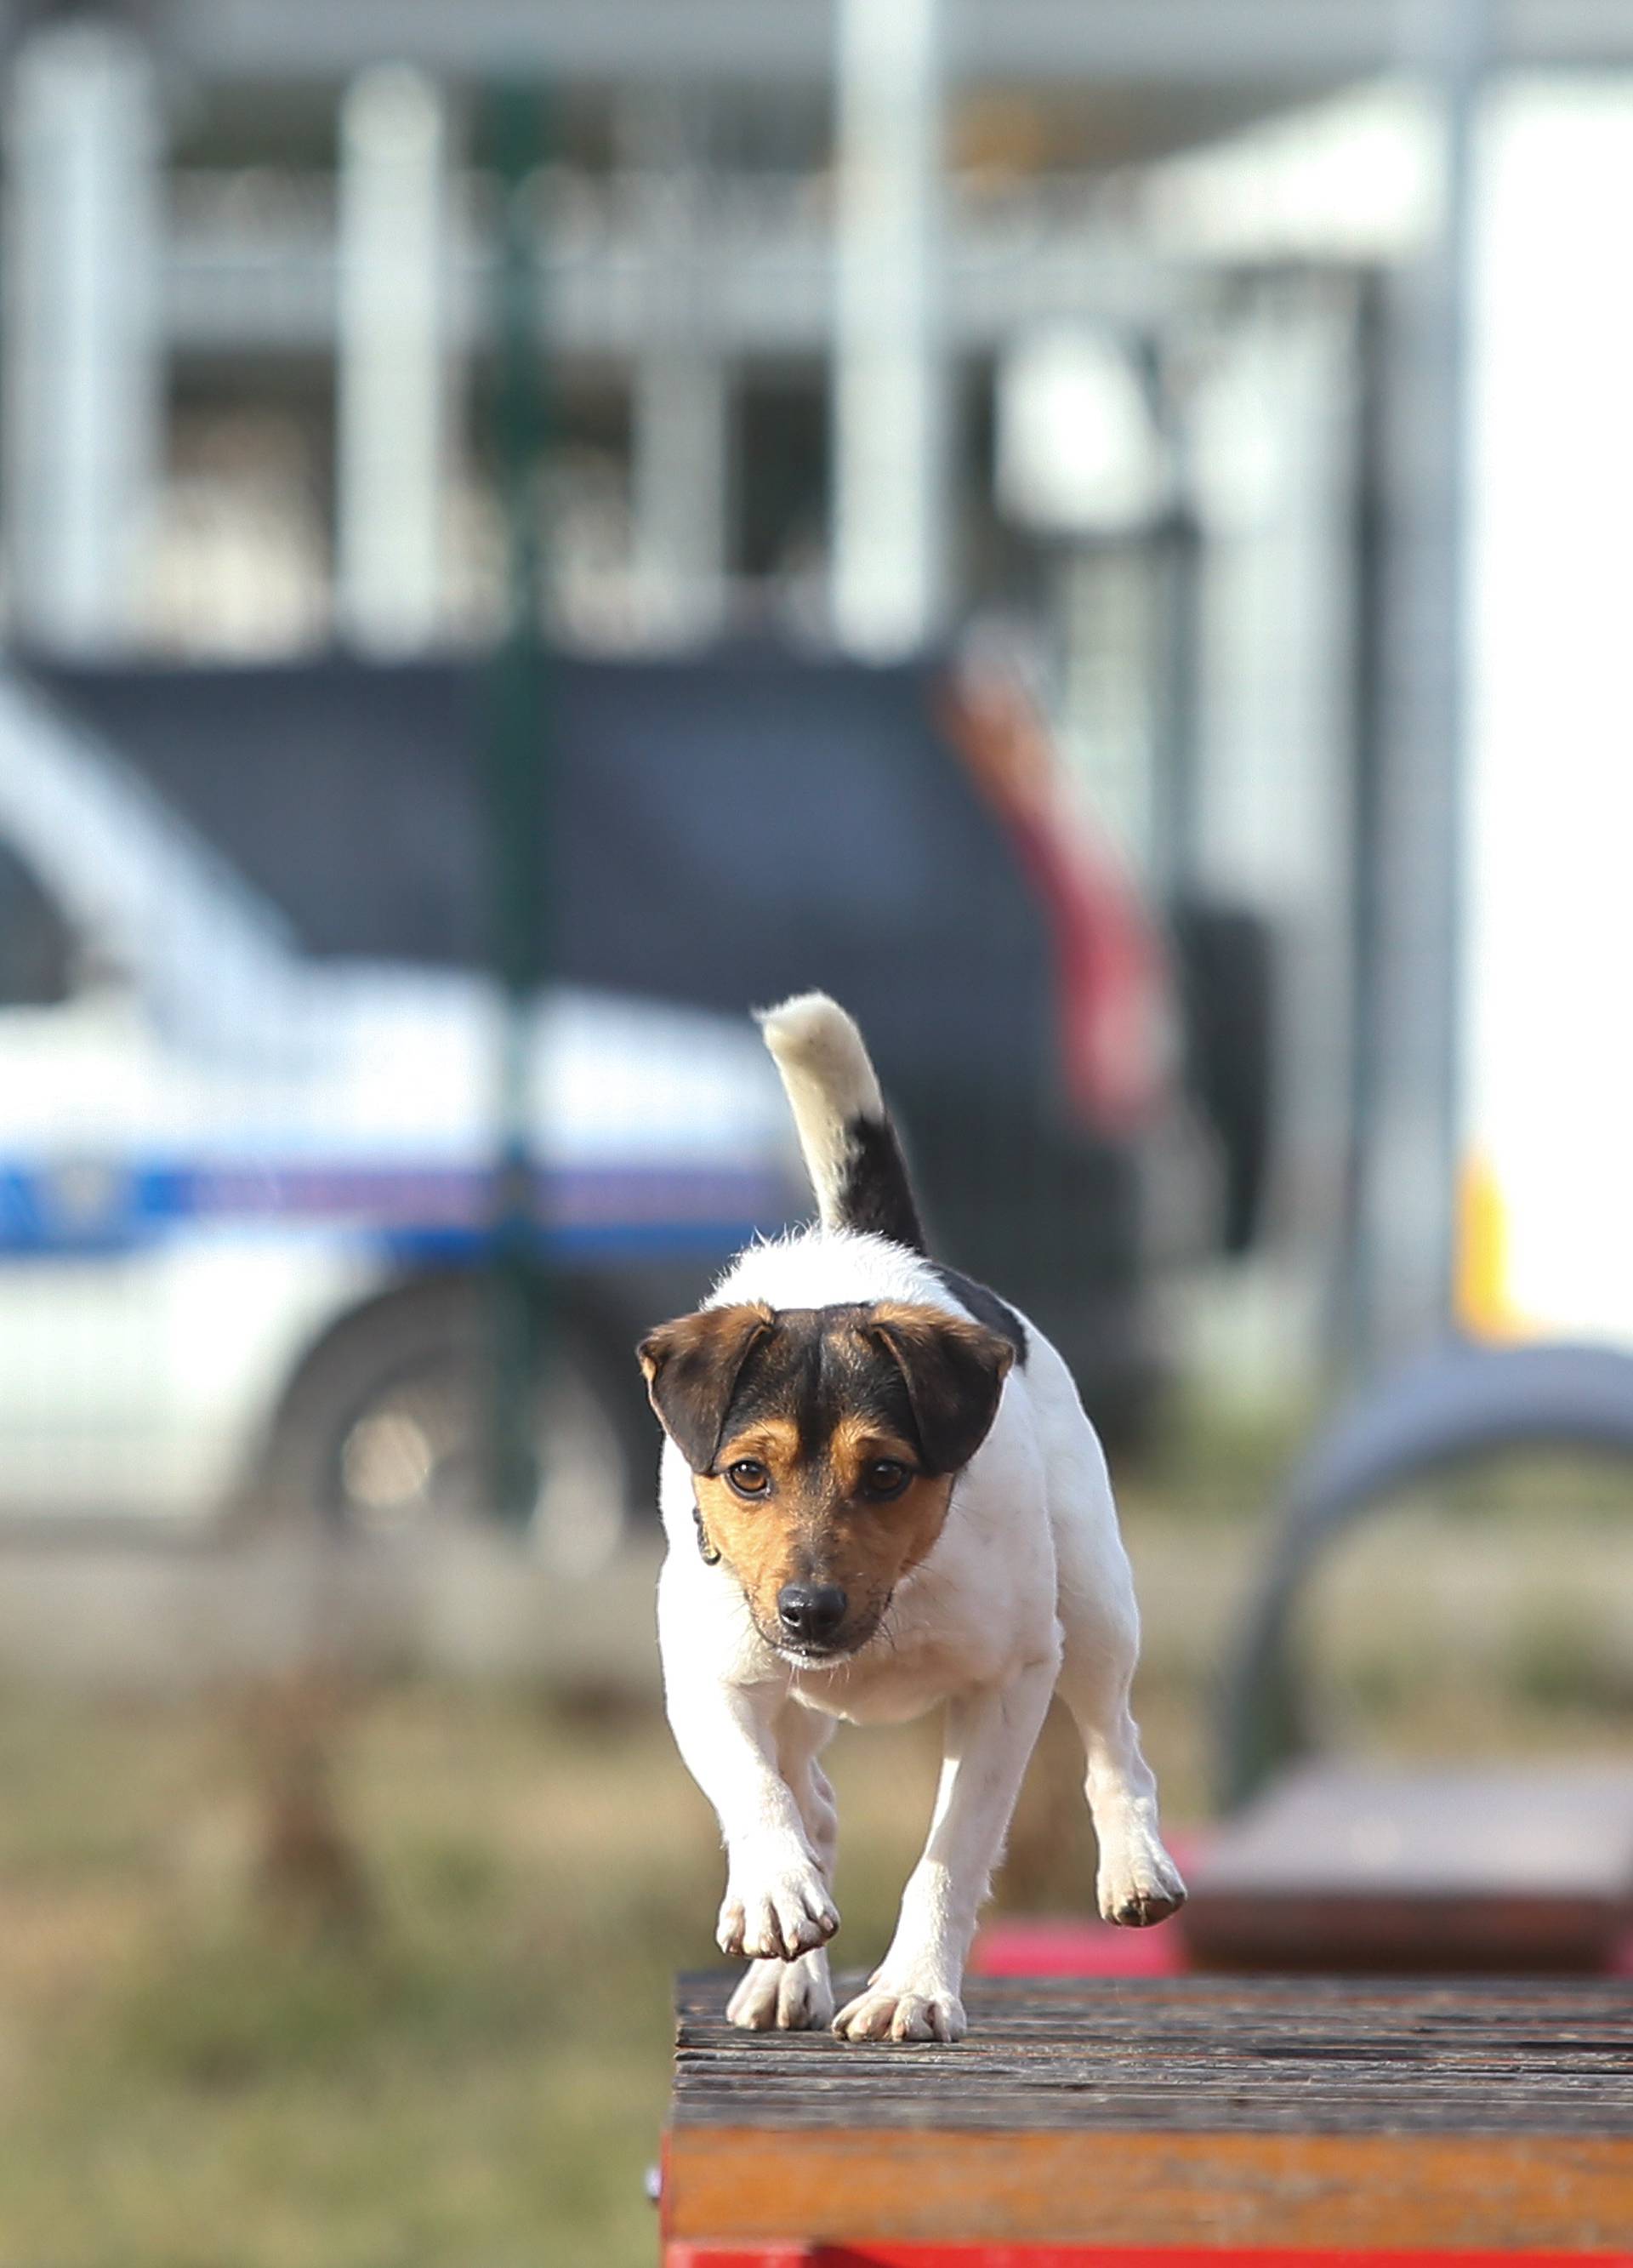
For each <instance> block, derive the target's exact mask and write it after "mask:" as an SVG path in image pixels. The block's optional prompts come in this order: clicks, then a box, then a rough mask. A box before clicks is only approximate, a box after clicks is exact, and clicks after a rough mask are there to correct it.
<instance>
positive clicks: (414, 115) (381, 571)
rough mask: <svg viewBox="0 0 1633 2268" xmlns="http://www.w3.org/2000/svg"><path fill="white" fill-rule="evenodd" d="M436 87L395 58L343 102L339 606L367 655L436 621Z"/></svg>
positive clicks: (442, 483)
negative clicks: (367, 649)
mask: <svg viewBox="0 0 1633 2268" xmlns="http://www.w3.org/2000/svg"><path fill="white" fill-rule="evenodd" d="M446 142H447V135H446V127H445V111H444V104H443V98H442V96H441V94H440V92H439V91H438V88H437V87H436V86H435V85H434V84H433V83H432V82H431V81H430V80H429V79H427V78H426V77H423V75H422V74H421V73H419V72H418V71H415V70H409V69H408V68H407V67H406V66H405V65H401V64H395V63H383V64H379V65H378V66H376V67H374V68H372V69H371V70H366V71H364V72H363V73H362V74H361V75H360V76H359V77H357V78H356V79H355V80H354V81H353V82H352V85H351V86H350V87H349V90H348V92H347V94H346V98H345V101H344V104H343V105H342V112H341V173H340V243H339V307H338V311H337V315H338V333H339V359H338V367H337V370H336V380H335V386H336V397H337V400H336V441H335V446H336V468H335V470H336V482H335V485H336V496H337V502H336V513H337V523H338V524H337V527H336V531H335V550H336V583H335V613H336V616H337V621H338V626H339V629H340V630H341V633H342V636H344V637H349V638H350V639H351V640H353V641H354V642H355V643H356V644H358V645H360V646H364V647H367V648H369V649H371V650H372V651H374V652H403V651H407V650H411V649H412V648H414V647H416V646H421V645H424V644H427V643H428V642H430V640H431V639H433V638H434V637H435V636H436V634H437V631H438V628H439V626H440V622H441V613H442V576H443V509H444V499H445V487H446V474H447V462H446V460H447V442H448V423H449V419H448V402H447V389H448V374H449V373H448V341H447V335H446V324H445V298H446V293H445V284H446V274H447V261H446V240H445V204H446V198H445V188H446Z"/></svg>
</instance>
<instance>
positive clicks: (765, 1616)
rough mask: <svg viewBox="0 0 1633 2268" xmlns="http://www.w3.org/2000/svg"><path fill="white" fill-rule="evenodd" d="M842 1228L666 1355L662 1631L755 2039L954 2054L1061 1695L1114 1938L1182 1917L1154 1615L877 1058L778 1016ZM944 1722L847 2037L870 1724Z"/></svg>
mask: <svg viewBox="0 0 1633 2268" xmlns="http://www.w3.org/2000/svg"><path fill="white" fill-rule="evenodd" d="M760 1022H761V1027H762V1029H763V1031H764V1035H765V1040H766V1044H767V1046H768V1047H769V1049H770V1050H771V1054H772V1056H773V1057H774V1058H775V1059H776V1066H777V1069H778V1071H780V1072H781V1074H782V1079H783V1086H784V1088H785V1089H786V1091H787V1094H788V1098H789V1101H790V1103H791V1106H792V1108H793V1114H794V1122H795V1125H796V1127H797V1129H798V1135H799V1143H800V1148H801V1150H802V1151H803V1152H804V1155H805V1165H806V1167H807V1169H808V1171H809V1173H810V1175H811V1179H812V1182H813V1185H814V1187H815V1190H816V1196H817V1202H818V1206H819V1211H820V1222H819V1224H818V1226H815V1227H813V1228H809V1229H805V1230H802V1231H799V1232H797V1233H792V1234H790V1235H787V1236H784V1237H780V1238H778V1239H776V1241H773V1242H769V1243H757V1244H754V1245H751V1246H750V1247H749V1248H748V1249H747V1251H746V1252H744V1253H742V1254H740V1255H739V1257H738V1259H737V1260H736V1261H734V1262H733V1263H732V1266H731V1268H730V1269H729V1270H727V1272H726V1274H725V1277H724V1278H723V1279H722V1280H721V1282H720V1283H719V1285H717V1287H716V1289H715V1291H714V1292H713V1293H712V1294H711V1295H710V1299H709V1300H708V1301H707V1302H706V1304H705V1305H704V1306H703V1307H702V1308H701V1309H700V1310H699V1311H698V1312H697V1313H696V1314H690V1315H683V1316H681V1317H680V1319H679V1320H678V1321H677V1322H671V1323H665V1324H663V1325H662V1326H661V1327H660V1328H659V1329H657V1330H655V1331H653V1332H652V1333H651V1336H650V1337H648V1338H646V1339H644V1341H643V1342H642V1344H641V1348H640V1359H641V1367H642V1369H643V1371H644V1373H645V1376H646V1381H647V1389H648V1391H649V1393H650V1394H651V1401H652V1406H653V1408H654V1409H655V1410H656V1411H657V1413H658V1418H659V1419H660V1421H661V1422H662V1425H663V1428H664V1432H665V1433H666V1436H667V1439H666V1441H665V1444H664V1452H663V1462H662V1468H661V1475H660V1482H659V1493H660V1501H661V1506H662V1512H663V1519H664V1525H665V1528H666V1530H667V1534H668V1541H669V1553H668V1557H667V1558H666V1562H665V1565H664V1570H663V1573H662V1576H661V1578H660V1580H659V1584H658V1633H659V1640H660V1644H661V1647H662V1653H663V1662H664V1679H665V1686H666V1695H667V1705H668V1712H669V1720H670V1723H671V1725H672V1726H673V1730H674V1736H675V1739H676V1742H678V1743H679V1746H680V1754H681V1756H683V1757H684V1758H685V1761H686V1764H687V1765H688V1769H689V1770H690V1771H691V1773H692V1775H693V1777H694V1778H695V1780H696V1781H697V1783H698V1786H700V1787H701V1788H702V1791H703V1793H705V1795H707V1796H708V1798H709V1800H710V1803H712V1804H713V1806H714V1808H715V1810H716V1812H717V1814H718V1815H719V1820H720V1827H721V1831H722V1834H723V1836H724V1837H725V1847H726V1855H727V1880H726V1891H725V1904H723V1905H722V1907H721V1909H720V1919H719V1927H718V1932H717V1935H718V1940H719V1944H720V1947H721V1949H722V1951H723V1952H725V1953H729V1954H737V1955H747V1957H748V1958H749V1960H750V1961H751V1962H752V1964H753V1965H752V1966H751V1967H750V1968H749V1970H748V1971H747V1974H746V1975H745V1977H743V1980H742V1982H741V1984H740V1985H739V1986H738V1988H737V1990H736V1992H735V1993H734V1994H733V1995H732V2000H731V2004H730V2008H729V2014H730V2015H731V2018H732V2021H733V2022H734V2023H737V2024H741V2025H744V2026H747V2028H749V2029H754V2030H765V2029H769V2028H771V2027H773V2026H779V2025H780V2026H783V2027H785V2028H788V2029H797V2028H802V2027H820V2026H822V2025H826V2024H828V2023H829V2022H830V2021H831V2022H832V2024H833V2028H834V2029H835V2031H836V2032H838V2033H839V2034H840V2035H841V2036H843V2037H846V2038H849V2039H853V2040H857V2039H864V2040H882V2039H892V2040H931V2039H935V2040H956V2039H958V2038H959V2037H960V2036H961V2035H962V2033H963V2031H964V2029H965V2021H964V2010H963V2007H962V2005H961V2003H960V1998H959V1995H960V1991H961V1989H962V1985H963V1980H964V1962H965V1959H966V1956H967V1954H968V1951H969V1945H970V1940H971V1938H972V1937H973V1936H974V1934H975V1917H976V1913H977V1911H978V1910H979V1908H980V1906H981V1904H982V1899H983V1898H984V1897H985V1896H986V1895H987V1890H988V1887H989V1878H990V1876H991V1874H992V1870H993V1867H995V1866H996V1865H997V1861H998V1859H999V1857H1000V1855H1001V1852H1002V1850H1003V1845H1004V1836H1005V1834H1006V1833H1007V1831H1008V1828H1009V1823H1010V1815H1011V1812H1012V1810H1013V1809H1014V1806H1015V1799H1016V1796H1017V1794H1018V1793H1019V1788H1020V1783H1021V1777H1022V1774H1023V1773H1024V1772H1025V1771H1026V1760H1027V1758H1028V1757H1029V1756H1030V1755H1031V1753H1032V1749H1033V1742H1035V1741H1036V1739H1037V1736H1038V1731H1039V1728H1040V1727H1041V1725H1042V1722H1043V1718H1044V1713H1045V1712H1046V1711H1047V1709H1048V1705H1049V1697H1050V1695H1051V1694H1052V1693H1054V1692H1056V1691H1057V1690H1058V1692H1059V1693H1060V1696H1061V1697H1062V1699H1063V1701H1064V1702H1065V1704H1066V1705H1067V1707H1068V1708H1069V1709H1070V1712H1071V1713H1072V1716H1073V1717H1074V1719H1076V1720H1077V1725H1078V1731H1079V1733H1080V1734H1081V1735H1082V1738H1083V1744H1084V1748H1085V1752H1086V1755H1087V1759H1088V1771H1087V1778H1086V1781H1085V1792H1086V1793H1087V1796H1088V1800H1089V1806H1090V1808H1091V1810H1092V1813H1093V1816H1094V1826H1095V1831H1096V1834H1097V1835H1098V1837H1099V1840H1100V1874H1099V1881H1098V1892H1099V1900H1100V1912H1101V1913H1102V1914H1103V1915H1104V1916H1105V1918H1106V1919H1107V1921H1114V1922H1120V1923H1122V1924H1124V1925H1126V1926H1130V1927H1134V1928H1142V1927H1144V1926H1145V1925H1146V1924H1148V1923H1151V1922H1158V1921H1162V1920H1164V1919H1166V1917H1167V1916H1168V1915H1169V1914H1172V1913H1173V1912H1174V1911H1176V1910H1177V1909H1178V1907H1179V1906H1180V1905H1181V1904H1182V1903H1183V1901H1184V1897H1185V1888H1184V1884H1183V1883H1182V1882H1181V1880H1180V1876H1179V1874H1178V1871H1177V1870H1176V1868H1175V1867H1174V1864H1173V1860H1172V1859H1170V1858H1169V1856H1168V1854H1167V1852H1166V1851H1165V1850H1164V1848H1163V1845H1162V1837H1161V1835H1160V1832H1159V1827H1158V1822H1157V1786H1156V1782H1155V1780H1154V1779H1153V1778H1152V1776H1151V1770H1150V1767H1149V1766H1148V1765H1147V1764H1146V1762H1145V1759H1144V1756H1142V1755H1141V1753H1140V1743H1139V1734H1138V1732H1137V1730H1136V1726H1135V1722H1134V1719H1133V1718H1132V1716H1130V1714H1129V1682H1130V1680H1131V1678H1132V1676H1133V1674H1134V1665H1135V1659H1136V1653H1137V1651H1138V1645H1139V1618H1138V1615H1137V1613H1136V1608H1135V1603H1134V1590H1133V1585H1132V1581H1131V1580H1130V1577H1129V1563H1128V1559H1127V1557H1126V1556H1125V1554H1124V1552H1123V1548H1122V1539H1121V1537H1120V1535H1119V1534H1118V1531H1117V1518H1116V1512H1115V1509H1114V1506H1113V1502H1112V1494H1111V1487H1110V1484H1109V1482H1108V1480H1107V1473H1106V1461H1105V1458H1104V1456H1103V1455H1102V1454H1101V1451H1100V1443H1099V1441H1098V1440H1097V1439H1096V1437H1095V1434H1094V1432H1093V1429H1092V1426H1091V1425H1090V1424H1089V1421H1088V1419H1087V1418H1085V1416H1084V1413H1083V1407H1082V1404H1081V1403H1079V1401H1078V1394H1077V1389H1076V1388H1075V1387H1074V1386H1073V1384H1072V1381H1071V1377H1070V1373H1069V1372H1068V1370H1067V1368H1066V1366H1065V1364H1064V1362H1063V1360H1062V1359H1061V1358H1060V1356H1059V1355H1058V1354H1057V1353H1056V1351H1055V1349H1054V1348H1053V1347H1052V1346H1051V1345H1050V1344H1049V1343H1048V1340H1047V1339H1046V1338H1045V1337H1043V1336H1042V1334H1041V1332H1040V1331H1038V1330H1037V1329H1035V1328H1034V1327H1033V1325H1032V1324H1030V1323H1028V1322H1026V1320H1025V1318H1024V1317H1022V1316H1021V1315H1019V1314H1016V1313H1015V1312H1014V1310H1013V1309H1012V1308H1011V1307H1008V1306H1006V1305H1005V1304H1004V1301H1003V1300H1000V1299H998V1298H997V1297H996V1296H995V1295H994V1294H993V1293H992V1292H989V1291H987V1290H986V1289H985V1288H984V1287H983V1286H982V1285H978V1284H973V1283H971V1282H970V1281H969V1280H968V1279H967V1278H966V1277H963V1276H960V1275H959V1274H957V1273H956V1272H955V1271H954V1270H953V1269H950V1268H945V1267H942V1266H940V1265H939V1264H938V1263H937V1262H935V1261H933V1260H931V1258H930V1257H929V1256H928V1255H927V1253H926V1251H925V1248H924V1236H923V1229H922V1228H921V1227H920V1225H919V1219H918V1211H917V1208H916V1204H915V1203H914V1199H913V1193H912V1189H911V1188H910V1186H909V1183H908V1175H907V1169H906V1167H905V1165H904V1163H903V1161H902V1156H901V1149H900V1147H899V1146H898V1144H897V1141H896V1136H895V1132H894V1128H893V1127H892V1124H891V1122H890V1119H889V1117H888V1116H887V1115H886V1109H885V1106H884V1102H883V1101H882V1099H881V1097H880V1094H879V1081H878V1079H876V1078H875V1076H874V1072H873V1066H872V1063H871V1062H870V1061H869V1058H868V1054H867V1050H866V1049H865V1048H864V1045H863V1042H862V1036H861V1034H860V1033H859V1032H858V1031H857V1027H856V1026H855V1024H854V1023H853V1022H852V1021H851V1020H850V1017H849V1016H847V1015H846V1014H845V1013H844V1011H843V1010H842V1009H841V1008H840V1007H838V1006H836V1005H835V1003H834V1002H833V1001H832V1000H830V999H828V998H826V996H825V995H823V994H821V993H820V992H812V993H806V994H804V995H802V996H801V997H800V998H797V999H792V1000H788V1001H785V1002H784V1003H783V1005H782V1006H781V1007H780V1008H774V1009H771V1010H769V1012H768V1013H765V1014H764V1015H762V1016H761V1019H760ZM938 1704H945V1708H946V1735H945V1761H944V1763H943V1765H942V1770H941V1779H940V1785H939V1786H938V1790H937V1794H936V1803H935V1811H934V1815H933V1816H932V1818H931V1828H930V1837H929V1840H928V1842H927V1843H926V1845H925V1846H924V1852H923V1857H922V1858H921V1859H919V1861H918V1864H917V1865H916V1867H915V1868H914V1870H913V1873H912V1874H911V1875H910V1877H909V1878H908V1885H907V1889H906V1891H905V1892H904V1894H903V1896H902V1901H901V1918H900V1919H899V1920H898V1922H897V1925H896V1933H895V1936H894V1939H893V1940H892V1942H891V1947H890V1950H889V1952H888V1953H887V1954H886V1955H885V1959H884V1962H883V1963H882V1964H881V1965H880V1967H879V1968H878V1969H877V1970H875V1971H874V1972H873V1975H872V1979H871V1980H870V1982H869V1985H868V1987H867V1990H866V1991H865V1992H862V1993H861V1994H859V1995H858V1996H857V1999H853V2000H851V2001H850V2003H849V2004H848V2005H847V2006H846V2007H843V2008H842V2009H841V2010H840V2011H839V2014H837V2015H835V2014H834V1996H833V1992H832V1988H831V1986H830V1984H829V1981H828V1954H827V1951H826V1947H827V1943H828V1939H829V1938H831V1937H832V1936H833V1934H834V1933H835V1930H836V1929H837V1928H838V1926H839V1915H838V1912H837V1911H836V1909H835V1904H834V1900H833V1877H834V1855H835V1827H836V1815H835V1807H834V1797H833V1791H832V1789H831V1788H830V1787H829V1786H828V1780H827V1778H826V1777H825V1776H824V1774H823V1771H822V1769H821V1766H820V1763H819V1762H818V1758H819V1756H820V1754H821V1750H822V1749H823V1746H824V1744H825V1743H826V1742H827V1741H828V1738H829V1736H830V1734H832V1733H833V1731H834V1727H835V1723H836V1722H837V1720H838V1719H840V1718H842V1717H843V1718H849V1719H851V1720H853V1721H855V1722H857V1723H863V1724H866V1723H885V1724H895V1723H900V1722H901V1721H903V1720H905V1719H908V1718H911V1717H917V1716H920V1715H922V1714H923V1712H925V1711H927V1710H929V1709H931V1708H934V1707H935V1706H937V1705H938Z"/></svg>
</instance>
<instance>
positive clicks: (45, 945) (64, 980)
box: [0, 843, 74, 1008]
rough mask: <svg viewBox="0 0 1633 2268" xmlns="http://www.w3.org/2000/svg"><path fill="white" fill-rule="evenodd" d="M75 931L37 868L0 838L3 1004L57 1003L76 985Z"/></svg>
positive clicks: (50, 1005)
mask: <svg viewBox="0 0 1633 2268" xmlns="http://www.w3.org/2000/svg"><path fill="white" fill-rule="evenodd" d="M73 968H74V936H73V932H72V931H71V930H70V928H69V926H68V924H67V923H66V922H65V921H64V920H63V916H62V914H61V912H60V911H59V910H58V909H57V906H56V904H55V902H54V901H53V900H52V899H51V898H50V897H49V896H48V895H47V893H46V891H45V890H44V888H43V887H41V885H40V880H39V878H38V876H37V875H36V874H35V873H34V871H33V868H32V867H31V866H30V865H27V864H26V861H25V860H23V859H22V858H19V857H18V854H17V852H16V851H13V850H12V848H11V845H10V844H9V843H0V1008H53V1007H55V1005H57V1003H58V1002H59V1001H61V1000H66V999H67V998H68V997H69V995H70V992H71V991H72V990H73V989H74V987H73Z"/></svg>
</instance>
